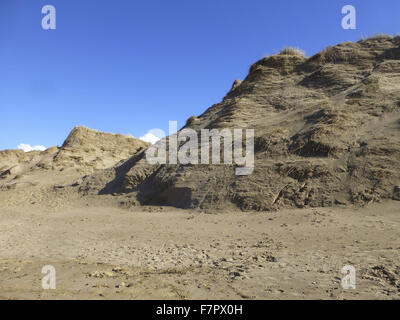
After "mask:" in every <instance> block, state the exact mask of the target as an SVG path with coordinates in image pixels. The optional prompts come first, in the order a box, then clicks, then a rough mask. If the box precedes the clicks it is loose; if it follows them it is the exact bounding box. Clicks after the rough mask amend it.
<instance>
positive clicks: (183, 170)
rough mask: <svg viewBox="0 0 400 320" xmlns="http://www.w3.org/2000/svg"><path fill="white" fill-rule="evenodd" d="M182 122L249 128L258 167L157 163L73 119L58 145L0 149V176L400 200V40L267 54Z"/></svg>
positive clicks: (199, 199) (178, 197)
mask: <svg viewBox="0 0 400 320" xmlns="http://www.w3.org/2000/svg"><path fill="white" fill-rule="evenodd" d="M171 120H173V119H171ZM186 128H191V129H194V130H196V131H200V130H201V129H213V128H214V129H219V130H222V129H225V128H228V129H234V128H241V129H254V133H255V138H254V142H255V145H254V147H255V148H254V150H255V165H254V171H253V173H252V174H250V175H248V176H236V175H235V170H234V169H235V167H234V166H229V165H223V164H222V165H180V164H178V165H150V164H149V163H148V161H147V159H146V155H145V149H146V148H147V146H148V144H146V143H144V142H142V141H138V140H136V139H133V138H127V137H123V136H121V135H112V134H105V133H101V132H96V131H93V130H89V129H86V128H75V129H74V130H73V131H72V132H71V134H70V135H69V137H68V138H67V140H66V141H65V143H64V145H63V146H62V147H61V148H51V149H48V150H46V151H44V152H32V153H28V154H24V153H22V152H20V151H5V152H1V153H0V167H1V170H0V175H1V179H0V183H1V184H2V186H3V188H4V186H6V187H7V188H10V187H11V186H16V185H17V186H18V184H17V183H18V181H21V182H27V181H31V182H32V181H36V182H35V183H43V181H46V182H47V183H48V184H55V183H63V184H64V185H65V184H66V183H67V182H68V183H71V185H72V187H71V188H73V192H75V193H76V194H77V193H79V194H80V195H88V194H91V195H95V196H96V195H103V194H113V195H116V194H119V195H121V196H122V197H123V196H124V195H126V196H127V197H129V199H133V200H132V203H136V204H157V205H172V206H176V207H181V208H201V209H207V208H214V209H219V208H222V209H225V208H240V209H244V210H248V209H249V210H275V209H280V208H285V207H288V208H289V207H300V208H303V207H318V206H322V207H324V206H332V205H335V204H341V205H345V204H366V203H370V202H379V201H381V200H384V199H394V200H399V199H400V170H399V169H400V38H399V37H396V38H390V37H380V38H377V39H370V40H363V41H359V42H358V43H353V42H347V43H342V44H339V45H336V46H334V47H328V48H327V49H325V50H324V51H322V52H320V53H318V54H316V55H314V56H312V57H310V58H306V57H304V56H303V55H301V54H299V53H296V52H290V51H288V52H286V53H285V54H278V55H274V56H269V57H265V58H263V59H261V60H260V61H258V62H256V63H255V64H254V65H252V66H251V68H250V71H249V74H248V76H247V77H246V79H244V80H243V81H235V83H234V85H233V86H232V89H231V90H230V92H228V94H227V95H226V96H225V97H224V99H223V100H222V102H220V103H218V104H215V105H213V106H212V107H210V108H209V109H207V110H206V111H205V112H204V113H203V114H202V115H200V116H199V117H191V118H190V119H189V121H188V122H187V124H186ZM122 160H125V161H122ZM120 161H121V162H120ZM62 172H64V174H63V175H61V176H62V177H63V178H62V179H61V178H60V179H58V180H57V178H55V177H58V176H59V175H60V173H62ZM65 172H67V173H68V174H67V173H65ZM71 172H73V174H71ZM55 173H57V176H55ZM45 175H47V176H46V177H47V178H46V179H43V176H45ZM24 176H26V179H25V180H24ZM21 177H22V178H21ZM65 177H68V179H69V180H68V179H67V180H66V179H65ZM20 179H22V180H20ZM63 179H64V180H63ZM56 181H57V182H56ZM20 185H22V184H21V183H20Z"/></svg>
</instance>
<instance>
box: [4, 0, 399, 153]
mask: <svg viewBox="0 0 400 320" xmlns="http://www.w3.org/2000/svg"><path fill="white" fill-rule="evenodd" d="M47 4H51V5H54V6H55V8H56V10H57V15H56V19H57V29H56V30H48V31H45V30H43V29H42V27H41V20H42V17H43V15H42V13H41V9H42V7H43V6H44V5H47ZM346 4H351V5H354V6H355V7H356V9H357V30H343V29H342V27H341V19H342V17H343V15H342V14H341V8H342V7H343V6H344V5H346ZM399 14H400V1H398V0H392V1H389V0H386V1H385V0H383V1H375V0H347V1H341V0H337V1H322V0H303V1H296V0H280V1H268V0H260V1H259V0H246V1H243V0H242V1H236V0H201V1H199V0H190V1H189V0H168V1H166V0H145V1H144V0H141V1H136V0H113V1H111V0H46V1H42V0H0V111H1V112H0V114H1V118H2V119H1V126H0V149H5V148H16V147H17V145H18V144H20V143H26V144H31V145H44V146H46V147H50V146H53V145H61V144H62V142H63V140H64V139H65V138H66V136H67V134H68V133H69V131H70V130H71V129H72V128H73V127H74V125H85V126H87V127H90V128H93V129H98V130H102V131H106V132H120V133H122V134H128V133H129V134H132V135H134V136H136V137H139V136H142V135H144V134H145V133H146V132H147V131H148V130H149V129H152V128H161V129H163V130H165V131H167V130H168V121H169V120H177V121H178V125H179V126H182V125H184V123H185V121H186V119H187V118H188V117H190V116H191V115H199V114H201V113H202V112H203V111H204V110H206V109H207V108H208V107H210V106H211V105H212V104H214V103H217V102H219V101H220V100H221V99H222V97H223V96H224V95H225V93H226V92H227V91H228V90H229V89H230V87H231V85H232V83H233V81H234V79H237V78H241V79H243V78H244V77H245V76H246V75H247V72H248V69H249V66H250V65H251V64H252V63H254V62H255V61H257V60H258V59H260V58H262V57H263V56H264V55H270V54H274V53H276V52H278V51H279V50H280V49H281V48H282V47H285V46H298V47H300V48H302V49H304V50H305V51H306V53H307V55H309V56H310V55H312V54H314V53H316V52H318V51H320V50H322V49H323V48H324V47H326V46H328V45H332V44H335V43H338V42H343V41H347V40H354V41H357V40H359V38H360V37H361V36H362V35H370V34H373V33H376V32H385V33H392V34H397V33H398V32H400V19H399Z"/></svg>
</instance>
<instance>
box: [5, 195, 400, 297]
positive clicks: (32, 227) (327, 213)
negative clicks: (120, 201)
mask: <svg viewBox="0 0 400 320" xmlns="http://www.w3.org/2000/svg"><path fill="white" fill-rule="evenodd" d="M399 239H400V206H399V202H388V203H385V204H379V205H370V206H368V207H366V208H352V209H349V208H315V209H301V210H287V211H280V212H272V213H243V212H225V213H213V214H205V213H200V212H190V211H187V210H178V209H173V208H165V207H163V208H162V207H140V208H131V209H123V208H115V207H109V208H108V207H105V206H101V207H96V206H95V204H94V203H87V204H79V206H77V205H75V206H62V207H60V208H59V209H54V210H52V209H49V207H48V206H46V207H43V206H41V205H35V204H31V205H29V206H21V205H18V206H12V205H9V206H7V207H2V208H0V299H399V298H400V267H399V266H400V240H399ZM45 265H53V266H54V267H55V268H56V286H57V287H56V290H43V289H42V286H41V279H42V277H43V276H44V275H43V274H42V273H41V270H42V267H43V266H45ZM344 265H353V266H354V267H355V268H356V281H357V282H356V286H357V288H356V289H355V290H344V289H343V288H342V287H341V285H340V280H341V278H342V277H343V275H342V274H341V269H342V267H343V266H344Z"/></svg>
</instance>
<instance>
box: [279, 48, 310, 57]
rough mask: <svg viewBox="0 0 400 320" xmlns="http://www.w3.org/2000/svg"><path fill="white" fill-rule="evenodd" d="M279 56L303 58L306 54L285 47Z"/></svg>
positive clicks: (298, 49) (299, 50)
mask: <svg viewBox="0 0 400 320" xmlns="http://www.w3.org/2000/svg"><path fill="white" fill-rule="evenodd" d="M279 54H280V55H291V56H302V57H305V56H306V53H305V51H304V50H301V49H300V48H296V47H285V48H283V49H282V50H281V52H280V53H279Z"/></svg>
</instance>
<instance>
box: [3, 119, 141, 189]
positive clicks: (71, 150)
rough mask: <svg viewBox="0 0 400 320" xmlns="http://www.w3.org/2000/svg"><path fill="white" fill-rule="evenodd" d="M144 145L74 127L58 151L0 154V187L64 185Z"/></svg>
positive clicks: (105, 166)
mask: <svg viewBox="0 0 400 320" xmlns="http://www.w3.org/2000/svg"><path fill="white" fill-rule="evenodd" d="M147 146H148V143H146V142H144V141H141V140H138V139H135V138H133V137H129V136H122V135H120V134H111V133H103V132H99V131H96V130H91V129H88V128H85V127H75V128H74V129H73V130H72V131H71V133H70V134H69V136H68V137H67V139H66V140H65V142H64V144H63V145H62V147H60V148H58V147H52V148H49V149H47V150H45V151H42V152H41V151H32V152H24V151H22V150H5V151H0V185H2V187H3V189H4V188H6V189H14V188H17V187H21V188H22V187H26V186H32V185H41V184H43V185H48V184H50V185H51V184H53V183H55V182H57V183H66V182H68V181H70V180H71V179H72V180H74V179H77V177H80V176H83V175H86V174H90V173H93V172H96V171H98V170H103V169H106V168H108V167H112V166H114V165H116V164H117V163H118V162H120V161H121V160H125V159H127V158H129V157H130V156H132V155H134V154H135V153H137V152H138V151H140V150H142V149H145V148H147Z"/></svg>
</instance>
